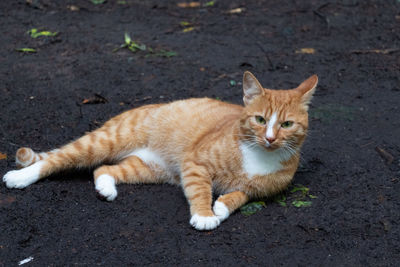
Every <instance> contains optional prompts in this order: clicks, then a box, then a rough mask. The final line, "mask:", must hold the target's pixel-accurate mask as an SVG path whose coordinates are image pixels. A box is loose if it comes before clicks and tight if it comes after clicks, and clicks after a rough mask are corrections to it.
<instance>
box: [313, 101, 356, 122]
mask: <svg viewBox="0 0 400 267" xmlns="http://www.w3.org/2000/svg"><path fill="white" fill-rule="evenodd" d="M355 113H356V109H355V108H354V107H348V106H341V105H334V104H327V105H323V106H320V107H315V108H312V109H310V117H311V118H313V119H319V120H322V121H328V122H330V121H334V120H340V119H346V120H349V121H352V120H354V117H355V115H356V114H355Z"/></svg>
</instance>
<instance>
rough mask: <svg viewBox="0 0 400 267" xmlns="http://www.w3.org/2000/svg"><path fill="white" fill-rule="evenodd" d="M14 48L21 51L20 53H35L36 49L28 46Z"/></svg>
mask: <svg viewBox="0 0 400 267" xmlns="http://www.w3.org/2000/svg"><path fill="white" fill-rule="evenodd" d="M15 50H16V51H18V52H22V53H36V49H33V48H28V47H24V48H17V49H15Z"/></svg>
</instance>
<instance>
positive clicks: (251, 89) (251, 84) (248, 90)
mask: <svg viewBox="0 0 400 267" xmlns="http://www.w3.org/2000/svg"><path fill="white" fill-rule="evenodd" d="M263 94H264V89H263V87H262V86H261V84H260V83H259V82H258V80H257V79H256V77H254V75H253V74H251V73H250V72H249V71H246V72H245V73H244V74H243V101H244V104H245V105H246V106H247V105H248V104H250V103H251V102H252V101H253V100H254V98H256V97H258V96H261V95H263Z"/></svg>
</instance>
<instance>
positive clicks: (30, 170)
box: [3, 161, 42, 189]
mask: <svg viewBox="0 0 400 267" xmlns="http://www.w3.org/2000/svg"><path fill="white" fill-rule="evenodd" d="M41 167H42V162H40V161H39V162H36V163H35V164H33V165H31V166H29V167H26V168H23V169H21V170H16V171H9V172H7V173H6V174H5V175H4V176H3V182H5V183H6V186H7V187H8V188H19V189H22V188H25V187H27V186H28V185H31V184H33V183H35V182H37V181H38V180H39V178H40V169H41Z"/></svg>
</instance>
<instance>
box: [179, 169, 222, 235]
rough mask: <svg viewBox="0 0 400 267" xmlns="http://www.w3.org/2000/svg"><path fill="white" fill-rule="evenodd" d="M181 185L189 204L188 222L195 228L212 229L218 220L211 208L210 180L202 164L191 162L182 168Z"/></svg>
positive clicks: (217, 223) (218, 222)
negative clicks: (189, 217)
mask: <svg viewBox="0 0 400 267" xmlns="http://www.w3.org/2000/svg"><path fill="white" fill-rule="evenodd" d="M181 182H182V187H183V190H184V192H185V196H186V199H187V200H188V202H189V205H190V214H191V216H192V217H191V219H190V224H191V225H192V226H193V227H194V228H196V229H197V230H212V229H214V228H216V227H217V226H218V225H219V224H220V221H219V219H218V218H217V217H216V216H215V215H214V213H213V211H212V210H211V204H212V192H211V190H212V181H211V177H210V175H209V173H208V171H207V170H206V168H205V167H204V166H199V165H196V164H195V163H193V162H189V163H186V164H184V166H183V168H182V181H181Z"/></svg>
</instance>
